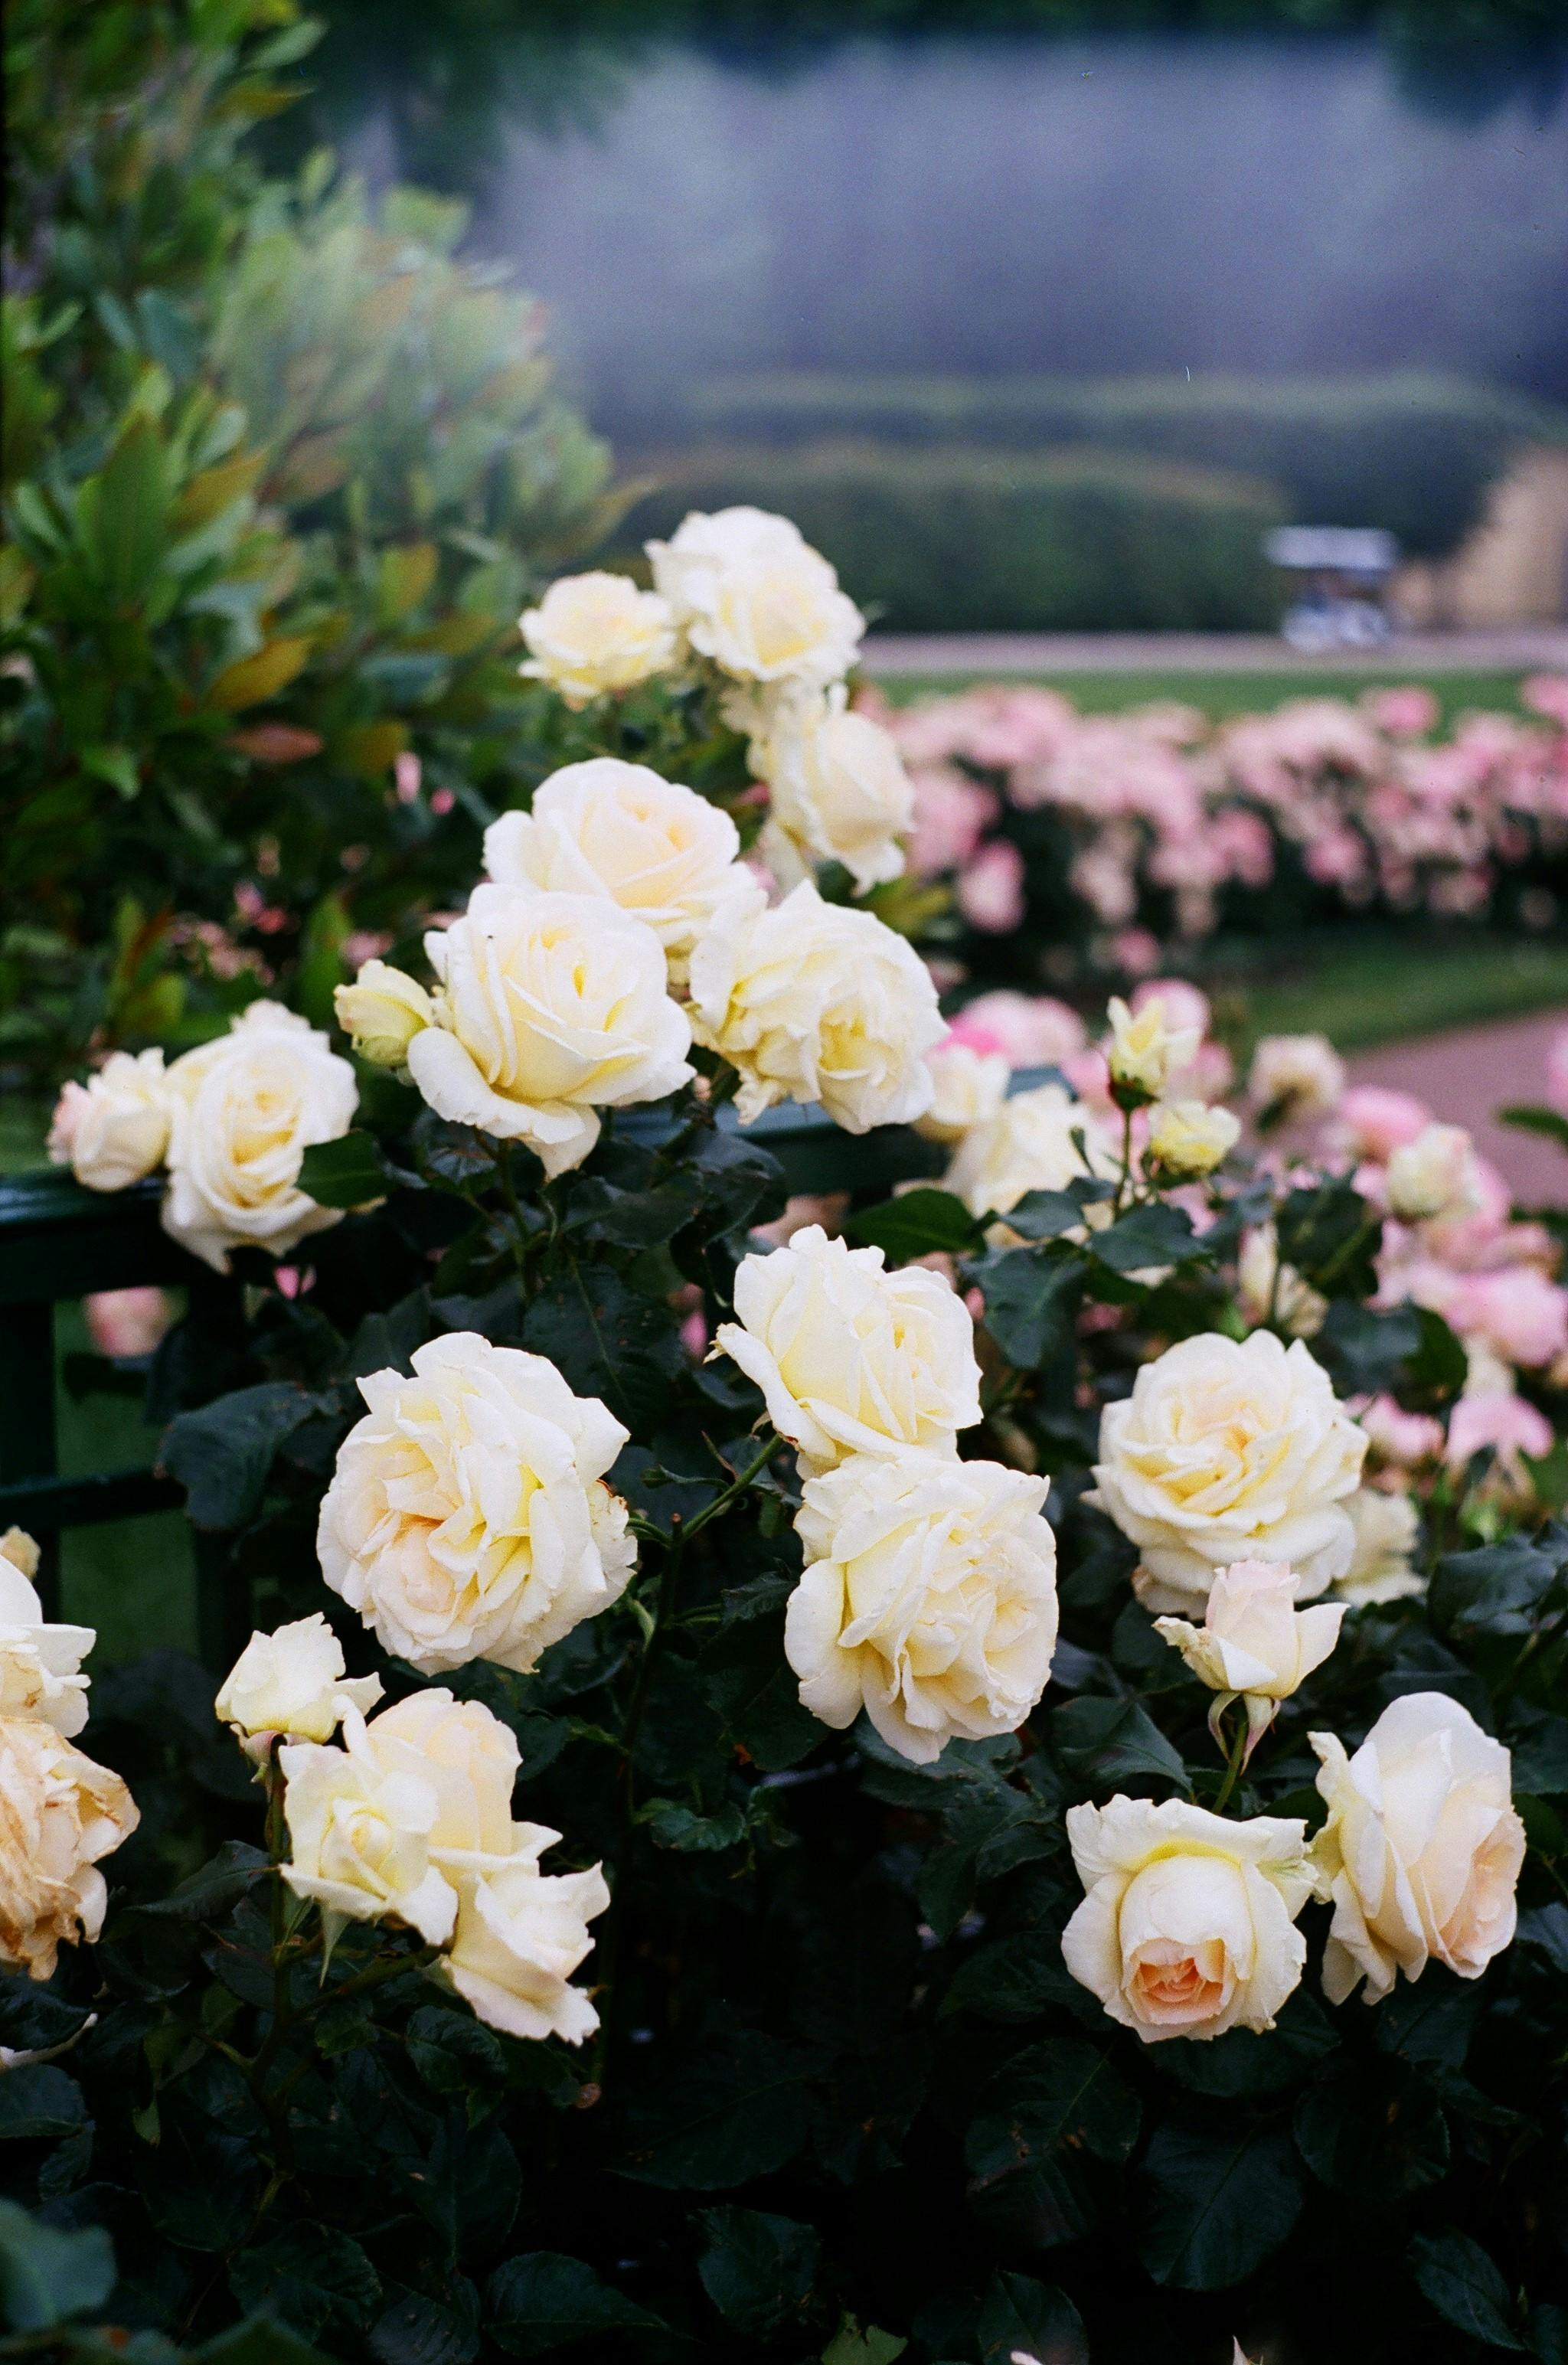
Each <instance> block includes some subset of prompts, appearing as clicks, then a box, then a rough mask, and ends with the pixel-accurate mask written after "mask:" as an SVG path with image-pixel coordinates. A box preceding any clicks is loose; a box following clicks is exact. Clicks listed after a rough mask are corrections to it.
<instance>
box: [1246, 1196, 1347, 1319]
mask: <svg viewBox="0 0 1568 2365" xmlns="http://www.w3.org/2000/svg"><path fill="white" fill-rule="evenodd" d="M1236 1288H1237V1295H1238V1298H1239V1299H1240V1302H1241V1309H1242V1312H1243V1313H1244V1314H1245V1315H1246V1317H1247V1318H1248V1320H1249V1322H1270V1321H1272V1322H1276V1323H1277V1324H1278V1325H1279V1327H1280V1328H1281V1329H1282V1330H1285V1331H1288V1332H1289V1333H1290V1336H1291V1337H1292V1338H1293V1339H1316V1336H1317V1334H1318V1332H1319V1331H1320V1330H1321V1329H1322V1328H1323V1325H1324V1323H1325V1321H1326V1320H1327V1316H1328V1300H1327V1298H1326V1297H1325V1296H1324V1295H1322V1293H1321V1292H1320V1291H1318V1290H1316V1289H1314V1287H1313V1286H1312V1283H1310V1282H1309V1281H1304V1280H1303V1279H1302V1277H1301V1275H1300V1273H1299V1272H1297V1271H1296V1269H1295V1267H1294V1264H1281V1262H1280V1247H1279V1239H1278V1235H1277V1234H1276V1232H1275V1230H1274V1227H1273V1226H1272V1224H1254V1225H1253V1227H1252V1228H1251V1230H1250V1231H1249V1232H1248V1233H1247V1234H1246V1235H1245V1236H1244V1238H1243V1239H1242V1242H1241V1254H1240V1256H1239V1257H1238V1260H1237V1266H1236Z"/></svg>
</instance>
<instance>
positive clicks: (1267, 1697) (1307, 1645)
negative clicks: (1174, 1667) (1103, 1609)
mask: <svg viewBox="0 0 1568 2365" xmlns="http://www.w3.org/2000/svg"><path fill="white" fill-rule="evenodd" d="M1352 1499H1353V1498H1352ZM1344 1615H1345V1612H1344V1608H1343V1607H1342V1605H1341V1604H1339V1603H1338V1602H1335V1603H1332V1604H1329V1603H1324V1602H1315V1603H1314V1604H1313V1606H1312V1607H1311V1608H1308V1609H1298V1608H1296V1607H1295V1578H1294V1575H1293V1574H1292V1572H1291V1571H1290V1570H1289V1569H1288V1568H1282V1567H1281V1566H1279V1565H1278V1564H1277V1563H1275V1562H1272V1561H1262V1560H1238V1561H1232V1563H1231V1564H1230V1566H1229V1567H1228V1568H1222V1569H1219V1570H1217V1571H1216V1572H1215V1581H1214V1584H1213V1586H1211V1588H1210V1591H1209V1599H1208V1608H1206V1610H1205V1611H1204V1622H1203V1624H1202V1625H1201V1626H1190V1625H1189V1624H1188V1622H1187V1620H1185V1619H1184V1618H1157V1619H1156V1620H1155V1621H1154V1627H1155V1631H1156V1633H1158V1634H1160V1635H1162V1636H1163V1637H1164V1639H1165V1641H1166V1642H1169V1643H1170V1644H1171V1646H1172V1648H1173V1649H1175V1650H1178V1651H1180V1652H1181V1653H1182V1657H1183V1659H1185V1661H1186V1662H1187V1664H1188V1666H1189V1667H1191V1669H1192V1671H1193V1675H1195V1676H1197V1678H1198V1681H1199V1682H1200V1683H1201V1684H1206V1685H1207V1686H1208V1687H1209V1689H1210V1691H1212V1692H1217V1693H1219V1694H1220V1698H1218V1699H1217V1700H1216V1701H1215V1706H1214V1707H1213V1708H1212V1709H1210V1711H1209V1729H1210V1731H1211V1732H1215V1735H1216V1737H1217V1734H1218V1730H1219V1718H1220V1716H1221V1714H1222V1713H1223V1711H1224V1709H1226V1706H1227V1705H1228V1704H1229V1702H1230V1701H1231V1700H1233V1699H1235V1698H1238V1697H1239V1698H1241V1699H1242V1700H1243V1701H1244V1702H1245V1704H1246V1708H1247V1754H1248V1755H1249V1756H1250V1755H1251V1754H1252V1749H1253V1745H1254V1743H1256V1742H1257V1741H1258V1739H1259V1738H1260V1735H1261V1734H1262V1733H1264V1732H1267V1731H1268V1729H1269V1727H1270V1725H1271V1723H1272V1722H1273V1721H1274V1718H1275V1716H1276V1715H1277V1714H1278V1712H1279V1706H1280V1702H1281V1701H1282V1699H1289V1698H1290V1696H1291V1694H1292V1693H1293V1692H1295V1691H1299V1690H1300V1688H1301V1687H1302V1685H1303V1684H1304V1683H1305V1681H1306V1678H1307V1676H1310V1675H1311V1673H1312V1672H1313V1669H1314V1668H1315V1667H1320V1666H1321V1665H1322V1664H1323V1662H1324V1660H1325V1659H1327V1656H1328V1654H1329V1653H1330V1652H1331V1651H1332V1650H1333V1648H1334V1645H1335V1643H1336V1642H1338V1639H1339V1627H1340V1623H1341V1621H1342V1620H1343V1618H1344Z"/></svg>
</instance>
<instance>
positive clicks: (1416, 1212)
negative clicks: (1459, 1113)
mask: <svg viewBox="0 0 1568 2365" xmlns="http://www.w3.org/2000/svg"><path fill="white" fill-rule="evenodd" d="M1385 1179H1386V1187H1387V1192H1388V1205H1389V1212H1390V1214H1392V1215H1394V1216H1398V1217H1399V1220H1400V1222H1401V1223H1405V1224H1424V1223H1433V1222H1437V1221H1439V1220H1440V1221H1442V1222H1445V1223H1458V1222H1461V1221H1462V1219H1463V1218H1464V1217H1465V1216H1470V1215H1473V1214H1474V1212H1475V1210H1476V1208H1477V1207H1478V1206H1479V1205H1480V1204H1481V1194H1480V1191H1479V1188H1478V1185H1477V1180H1476V1172H1475V1149H1474V1145H1473V1142H1472V1140H1471V1138H1470V1136H1469V1134H1468V1133H1466V1131H1465V1129H1464V1127H1463V1126H1462V1125H1426V1126H1422V1128H1421V1130H1420V1132H1419V1133H1418V1134H1417V1136H1416V1138H1415V1140H1414V1141H1406V1142H1404V1143H1402V1144H1401V1145H1400V1147H1399V1148H1398V1149H1394V1150H1391V1151H1390V1153H1389V1160H1388V1167H1387V1172H1386V1178H1385Z"/></svg>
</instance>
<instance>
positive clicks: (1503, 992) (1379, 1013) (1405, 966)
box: [1204, 923, 1568, 1051]
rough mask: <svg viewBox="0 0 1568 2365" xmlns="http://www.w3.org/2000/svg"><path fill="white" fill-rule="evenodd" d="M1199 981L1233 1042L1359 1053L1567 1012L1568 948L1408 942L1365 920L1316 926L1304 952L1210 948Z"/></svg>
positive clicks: (1534, 943)
mask: <svg viewBox="0 0 1568 2365" xmlns="http://www.w3.org/2000/svg"><path fill="white" fill-rule="evenodd" d="M1231 952H1234V954H1235V958H1234V959H1230V958H1226V955H1227V954H1228V953H1231ZM1265 963H1266V964H1267V967H1266V969H1265ZM1204 984H1205V985H1207V986H1208V987H1209V988H1210V989H1211V991H1212V992H1213V994H1214V998H1215V1013H1216V1017H1217V1018H1218V1019H1219V1021H1220V1023H1221V1024H1222V1025H1223V1026H1225V1028H1226V1033H1227V1034H1228V1035H1230V1036H1231V1037H1233V1038H1234V1039H1237V1040H1241V1041H1246V1042H1251V1041H1253V1040H1255V1039H1256V1037H1258V1036H1260V1035H1276V1034H1296V1033H1303V1032H1306V1031H1309V1030H1318V1031H1320V1032H1322V1033H1323V1034H1325V1035H1327V1037H1328V1038H1329V1040H1330V1041H1331V1042H1332V1043H1334V1044H1335V1045H1336V1046H1337V1048H1338V1049H1339V1050H1341V1051H1365V1050H1370V1049H1372V1048H1373V1047H1374V1046H1376V1045H1377V1044H1380V1043H1396V1042H1400V1041H1402V1040H1404V1039H1405V1038H1406V1037H1410V1036H1416V1035H1432V1034H1437V1033H1439V1032H1440V1031H1441V1030H1442V1029H1443V1028H1444V1027H1449V1026H1479V1025H1482V1024H1484V1022H1485V1021H1486V1020H1487V1019H1491V1018H1518V1017H1522V1016H1524V1015H1526V1014H1528V1013H1529V1012H1531V1011H1536V1010H1551V1009H1552V1008H1554V1007H1562V1008H1565V1009H1568V942H1564V940H1563V939H1562V937H1561V936H1553V937H1550V938H1540V937H1525V938H1522V939H1521V938H1519V937H1517V936H1471V935H1469V934H1468V933H1466V934H1465V935H1462V936H1461V935H1458V934H1454V935H1444V936H1431V937H1412V936H1408V935H1399V934H1395V933H1394V931H1392V930H1388V929H1383V928H1380V927H1379V926H1377V925H1375V924H1373V923H1369V924H1367V925H1364V926H1362V927H1360V928H1357V927H1355V926H1353V925H1352V926H1350V927H1346V928H1343V929H1334V930H1332V931H1327V930H1326V931H1325V932H1324V935H1323V939H1322V940H1321V941H1320V942H1317V943H1314V944H1312V945H1311V946H1310V947H1307V946H1305V945H1304V944H1302V942H1301V940H1300V939H1298V940H1297V941H1296V943H1295V944H1294V945H1291V946H1286V947H1274V948H1272V949H1271V950H1269V951H1267V952H1265V950H1264V948H1263V947H1258V946H1249V947H1241V946H1239V945H1237V946H1235V947H1216V958H1215V959H1214V961H1213V963H1212V965H1208V966H1206V968H1205V974H1204Z"/></svg>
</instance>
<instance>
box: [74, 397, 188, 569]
mask: <svg viewBox="0 0 1568 2365" xmlns="http://www.w3.org/2000/svg"><path fill="white" fill-rule="evenodd" d="M168 508H169V483H168V462H167V454H166V453H165V451H164V448H163V445H162V442H161V441H160V439H159V435H158V432H157V430H156V428H154V427H153V426H152V425H151V423H150V422H149V421H148V420H145V419H139V420H136V421H135V422H134V423H133V424H132V425H131V426H130V427H129V428H128V430H127V431H126V432H125V433H124V434H123V435H122V436H121V437H120V440H119V442H118V443H117V444H116V446H115V449H114V451H113V452H112V453H111V454H110V455H109V458H108V461H107V463H106V465H105V466H104V468H103V469H102V470H101V471H100V473H99V474H98V475H97V476H89V477H88V478H87V480H86V482H85V483H84V485H83V487H82V488H81V491H80V493H79V494H78V496H77V511H78V515H79V517H80V519H81V531H82V536H83V540H84V543H85V544H86V548H87V555H88V556H89V559H90V560H91V562H92V566H93V569H94V573H95V576H96V577H97V580H98V582H99V583H100V584H101V585H102V587H103V591H104V596H105V598H106V600H108V601H109V602H110V603H111V605H113V606H115V607H129V606H130V605H131V604H132V603H133V602H134V601H136V600H140V598H141V597H142V595H143V594H144V593H145V592H146V591H147V590H148V589H149V588H151V581H152V577H154V575H155V574H156V573H157V571H158V566H159V563H160V561H161V560H162V556H163V552H164V548H165V546H166V541H167V533H166V527H167V518H168Z"/></svg>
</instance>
